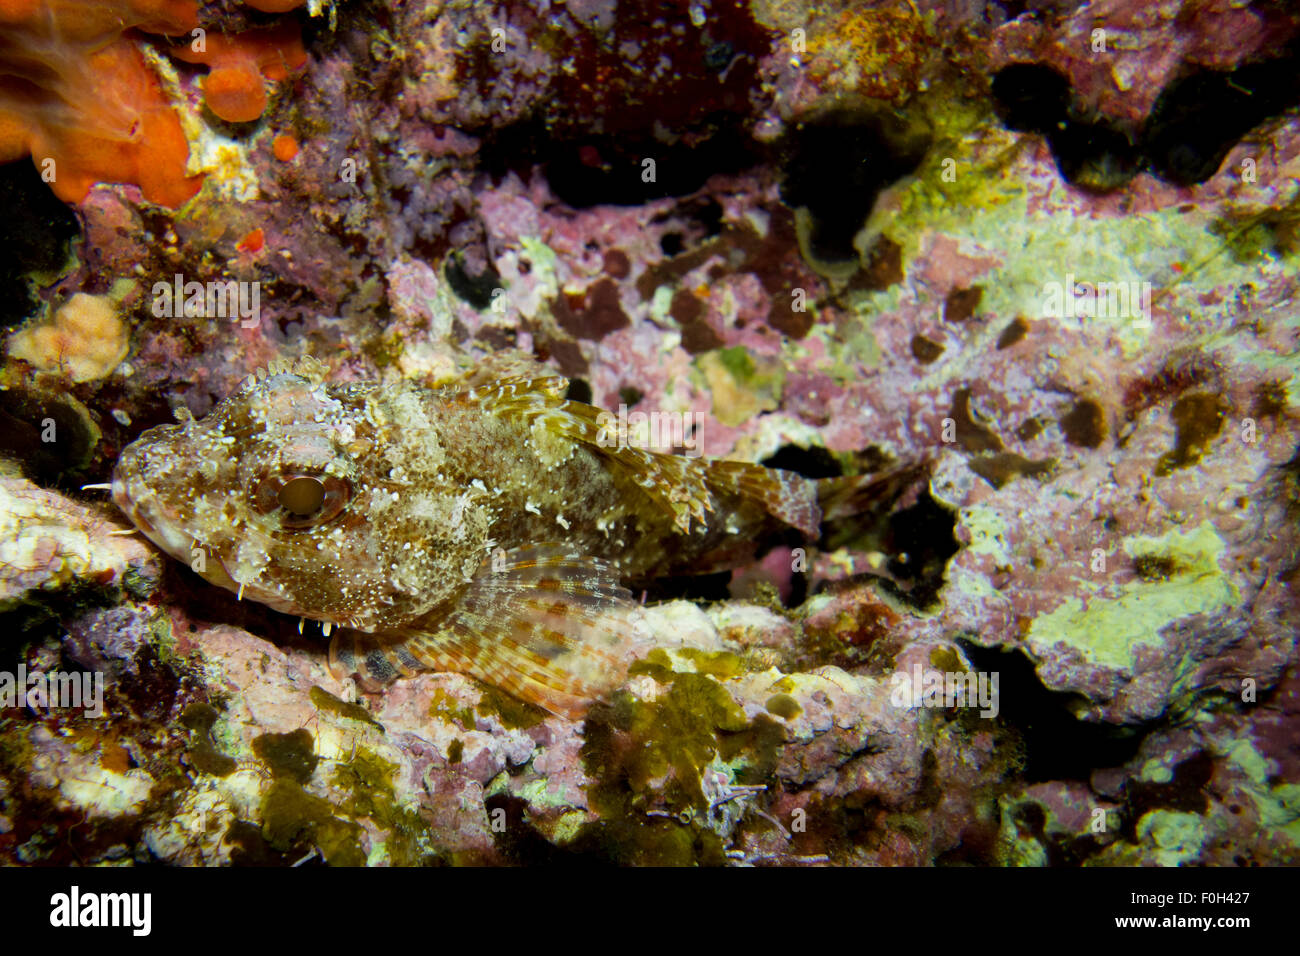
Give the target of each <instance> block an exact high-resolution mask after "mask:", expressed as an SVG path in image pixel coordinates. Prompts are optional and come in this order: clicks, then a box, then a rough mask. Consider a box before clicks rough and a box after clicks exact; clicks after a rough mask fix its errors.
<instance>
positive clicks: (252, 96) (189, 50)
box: [169, 8, 307, 123]
mask: <svg viewBox="0 0 1300 956" xmlns="http://www.w3.org/2000/svg"><path fill="white" fill-rule="evenodd" d="M259 9H261V8H259ZM169 52H170V53H171V55H172V56H174V57H176V59H178V60H184V61H185V62H187V63H203V64H206V65H207V66H209V67H211V70H210V71H209V73H208V75H207V78H206V80H205V81H204V84H203V101H204V102H205V103H207V104H208V109H210V110H212V112H213V113H215V114H217V116H219V117H221V118H222V119H223V120H226V121H227V122H231V123H247V122H249V121H251V120H255V119H257V118H258V117H259V116H261V115H262V112H263V111H264V110H265V109H266V87H265V84H263V82H262V78H263V77H265V78H266V79H269V80H283V79H285V78H287V77H288V76H289V73H290V72H291V71H293V70H296V69H299V68H300V67H301V66H302V65H303V64H304V63H306V62H307V52H306V51H305V50H304V49H303V48H302V37H301V34H300V32H299V29H298V24H297V23H295V22H294V21H292V20H282V21H280V22H279V23H275V24H272V25H271V26H267V27H259V28H257V29H253V30H248V31H246V32H244V33H240V34H238V35H237V36H230V35H227V34H222V33H218V34H214V35H210V36H208V37H207V38H206V41H205V49H204V50H202V51H196V50H195V49H194V48H193V45H192V44H185V45H181V46H176V47H173V48H172V49H171V50H170V51H169Z"/></svg>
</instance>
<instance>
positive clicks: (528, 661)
mask: <svg viewBox="0 0 1300 956" xmlns="http://www.w3.org/2000/svg"><path fill="white" fill-rule="evenodd" d="M649 640H650V639H649V635H648V633H647V632H646V631H645V629H644V625H643V624H642V612H641V608H640V606H639V605H638V604H636V603H635V602H634V601H632V599H631V595H629V594H628V592H627V591H626V590H624V589H623V588H622V587H621V586H619V583H618V578H617V576H616V574H615V571H614V568H613V566H612V565H610V564H609V563H607V562H605V561H601V560H599V559H597V558H592V557H589V556H586V555H582V554H578V553H576V552H575V551H573V549H571V548H568V547H565V546H562V545H543V546H540V547H530V548H516V549H514V550H512V551H506V552H498V553H497V554H496V556H494V557H493V558H489V559H488V560H487V561H485V562H484V564H483V566H482V567H481V568H480V569H479V571H478V573H477V574H476V575H475V577H474V580H473V581H472V582H471V583H470V586H469V587H468V588H467V589H466V591H465V593H464V594H463V595H462V596H461V598H460V600H459V601H458V602H457V604H456V605H455V606H454V607H453V608H452V609H451V610H450V611H449V612H446V613H445V614H444V616H443V617H442V618H441V619H439V620H437V621H431V622H427V626H426V627H423V628H419V629H416V628H411V629H408V630H407V631H406V632H404V633H403V634H401V635H393V636H372V635H367V634H361V633H359V632H355V631H345V632H341V633H339V634H337V635H335V637H334V640H333V641H332V643H331V645H330V666H331V668H332V669H333V670H334V671H335V672H336V673H340V674H350V673H361V674H363V675H366V676H368V677H371V678H373V679H376V680H380V681H387V680H391V679H393V678H396V677H398V676H404V675H407V674H411V673H414V672H415V671H419V670H452V671H458V672H460V673H464V674H469V675H470V676H473V677H476V678H478V679H479V680H482V681H484V682H486V683H488V684H492V685H493V686H496V687H500V688H502V689H503V690H506V691H508V692H509V693H511V694H514V695H515V696H516V697H519V698H520V699H522V700H525V701H527V702H528V703H531V704H536V705H538V706H540V707H544V708H545V709H547V710H549V711H551V712H552V713H555V714H560V715H562V716H564V717H569V718H571V719H575V720H576V719H579V718H581V716H582V715H583V714H585V713H586V709H587V707H588V706H589V705H590V704H591V702H592V701H593V700H595V699H596V698H598V697H601V696H603V695H605V694H607V693H608V692H609V691H611V690H613V689H614V688H615V687H617V686H618V685H619V684H621V683H622V682H623V680H624V678H625V677H626V674H627V666H628V664H629V663H630V662H631V661H632V660H633V659H634V658H635V657H636V656H637V654H638V653H641V652H643V651H644V650H645V649H646V648H647V647H648V646H649Z"/></svg>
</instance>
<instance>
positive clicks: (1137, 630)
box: [1025, 521, 1240, 671]
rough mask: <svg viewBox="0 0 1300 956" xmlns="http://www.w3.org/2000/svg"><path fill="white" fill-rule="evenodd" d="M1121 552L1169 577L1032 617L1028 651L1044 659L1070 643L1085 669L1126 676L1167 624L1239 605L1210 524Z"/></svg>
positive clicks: (1132, 543) (1129, 543)
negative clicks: (1090, 667) (1137, 652)
mask: <svg viewBox="0 0 1300 956" xmlns="http://www.w3.org/2000/svg"><path fill="white" fill-rule="evenodd" d="M1123 547H1124V550H1125V552H1127V553H1128V554H1129V555H1130V556H1131V557H1133V558H1134V560H1135V561H1137V560H1141V561H1143V562H1144V564H1146V565H1150V564H1151V562H1152V561H1153V560H1157V559H1158V560H1160V563H1161V565H1162V566H1164V567H1168V569H1169V574H1168V575H1167V576H1161V577H1153V578H1152V579H1150V580H1142V579H1139V580H1136V581H1132V582H1130V583H1129V584H1126V585H1124V586H1123V587H1122V588H1120V590H1119V595H1118V596H1117V597H1101V596H1100V595H1094V596H1093V597H1092V598H1091V599H1090V600H1089V601H1088V603H1087V604H1086V605H1085V604H1084V602H1083V601H1081V600H1079V599H1078V598H1075V597H1071V598H1068V599H1067V600H1066V601H1065V603H1063V604H1062V605H1061V606H1060V607H1058V608H1057V609H1056V610H1054V611H1052V612H1050V613H1048V614H1042V615H1039V616H1038V617H1037V618H1035V619H1034V622H1033V624H1032V625H1031V626H1030V629H1029V633H1028V635H1027V636H1026V638H1025V639H1026V642H1027V643H1028V644H1029V646H1030V647H1032V648H1034V649H1035V650H1036V651H1037V652H1038V653H1040V654H1041V653H1044V652H1045V651H1046V650H1047V648H1049V647H1052V646H1054V645H1057V644H1067V645H1069V646H1071V647H1073V648H1075V649H1077V650H1078V651H1079V652H1080V653H1082V654H1083V656H1084V658H1085V659H1086V660H1087V661H1088V662H1089V663H1093V664H1099V665H1101V666H1103V667H1111V668H1115V669H1118V670H1128V671H1131V670H1133V668H1134V663H1135V662H1134V653H1135V650H1136V648H1137V647H1139V646H1143V645H1145V646H1150V647H1159V646H1161V645H1162V643H1163V642H1162V641H1161V639H1160V634H1159V632H1160V629H1161V628H1163V627H1164V626H1165V625H1167V624H1170V623H1172V622H1173V621H1176V620H1178V619H1179V618H1183V617H1186V616H1188V615H1189V614H1212V613H1214V612H1216V611H1219V610H1222V609H1224V608H1227V607H1231V606H1233V605H1234V604H1236V603H1237V601H1238V600H1239V599H1240V595H1239V593H1238V591H1237V588H1236V586H1235V585H1234V584H1233V583H1232V582H1231V581H1230V580H1229V579H1228V578H1227V576H1226V575H1224V573H1223V570H1222V569H1221V568H1220V567H1219V558H1220V557H1221V556H1222V554H1223V551H1224V543H1223V539H1222V538H1220V537H1219V535H1218V532H1216V531H1215V530H1214V527H1213V526H1212V525H1211V524H1210V523H1209V522H1208V521H1207V522H1202V523H1201V525H1199V526H1198V527H1196V528H1194V529H1192V530H1191V531H1186V532H1183V531H1170V532H1169V533H1167V534H1165V535H1161V536H1160V537H1144V536H1136V537H1132V538H1128V539H1126V540H1125V541H1124V545H1123ZM1166 559H1167V560H1166Z"/></svg>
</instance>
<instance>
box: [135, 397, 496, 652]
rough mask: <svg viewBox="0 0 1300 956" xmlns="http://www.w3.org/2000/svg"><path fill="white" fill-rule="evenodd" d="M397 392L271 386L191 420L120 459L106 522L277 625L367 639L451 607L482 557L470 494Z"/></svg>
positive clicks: (480, 527) (425, 424) (411, 401)
mask: <svg viewBox="0 0 1300 956" xmlns="http://www.w3.org/2000/svg"><path fill="white" fill-rule="evenodd" d="M438 463H439V443H438V437H437V430H436V428H434V427H433V426H432V423H431V422H430V421H429V420H428V417H427V415H426V413H425V412H424V410H423V409H422V407H421V405H420V403H419V401H418V398H416V397H415V396H414V395H413V394H412V393H411V391H410V390H409V388H408V389H406V390H403V388H402V387H401V386H376V385H341V386H325V385H323V384H321V383H320V382H319V381H316V380H314V379H313V378H311V377H307V376H303V375H298V374H294V373H291V372H280V373H278V374H272V375H269V376H267V377H265V378H263V379H261V380H259V381H250V382H249V383H248V384H246V385H245V387H244V388H242V389H241V390H240V391H239V392H237V393H236V394H235V395H233V396H231V397H230V398H228V399H227V400H226V401H224V402H222V403H221V404H219V405H218V406H217V407H216V408H215V409H214V410H213V411H212V412H211V413H210V414H209V415H207V416H206V417H204V418H203V419H201V420H194V419H190V420H188V421H182V422H181V423H179V424H175V425H163V426H160V427H157V428H154V429H151V430H150V431H148V432H145V433H144V434H143V435H141V436H140V438H139V439H138V440H136V441H135V442H133V443H132V444H131V445H129V446H127V447H126V448H125V449H123V451H122V453H121V455H120V457H119V459H118V462H117V465H116V468H115V469H114V473H113V481H112V495H113V500H114V502H115V503H116V504H117V506H118V507H119V508H120V509H121V510H122V511H123V512H124V513H125V514H126V515H127V516H128V517H129V518H130V519H131V521H132V522H133V523H134V524H135V525H136V526H137V527H138V528H139V529H140V530H141V531H142V532H143V533H144V534H145V535H147V536H148V537H149V538H150V539H151V540H152V541H153V542H154V543H155V544H157V545H158V546H159V547H160V548H161V549H163V550H164V551H166V552H167V553H168V554H170V555H172V556H173V557H175V558H178V559H179V560H181V561H183V562H185V563H186V564H189V565H190V566H191V568H193V569H194V570H195V571H196V572H198V573H199V574H200V575H201V576H203V577H204V578H205V579H207V580H208V581H211V582H212V583H214V584H219V585H221V586H222V587H225V588H227V589H229V590H231V591H235V592H236V593H238V594H240V595H241V596H242V597H247V598H251V599H253V600H256V601H260V602H262V603H264V604H266V605H268V606H270V607H272V608H274V609H276V610H278V611H283V612H285V613H288V614H294V615H298V616H301V617H306V618H311V619H314V620H319V621H323V622H329V623H331V624H337V625H340V626H343V627H352V628H356V629H358V630H363V631H367V632H371V633H376V632H381V631H385V630H392V629H397V628H400V627H402V626H403V625H406V624H409V623H411V622H413V621H415V620H416V619H418V618H419V617H421V616H423V615H425V614H427V613H429V612H430V611H431V610H433V609H435V608H437V607H438V606H439V605H441V604H443V603H444V602H447V601H450V600H452V599H454V598H455V596H456V595H457V594H459V593H460V592H461V591H462V590H463V589H464V587H465V586H466V585H467V583H468V582H469V581H470V580H471V578H472V577H473V574H474V573H475V571H476V570H477V569H478V567H479V566H480V565H481V564H482V562H483V560H484V559H485V557H486V556H487V551H488V547H489V546H490V542H489V541H488V527H489V523H488V519H487V517H486V514H485V512H484V510H483V509H482V508H479V507H476V506H475V504H474V494H473V492H472V491H467V490H466V489H463V488H459V487H456V486H454V485H453V484H451V483H450V482H448V481H447V480H446V479H444V478H442V476H441V475H440V473H439V469H438Z"/></svg>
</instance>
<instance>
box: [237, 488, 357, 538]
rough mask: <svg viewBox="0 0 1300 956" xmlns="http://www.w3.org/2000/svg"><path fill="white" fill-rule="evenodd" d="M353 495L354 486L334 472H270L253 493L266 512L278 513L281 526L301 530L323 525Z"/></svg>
mask: <svg viewBox="0 0 1300 956" xmlns="http://www.w3.org/2000/svg"><path fill="white" fill-rule="evenodd" d="M351 498H352V487H351V485H349V484H348V483H347V482H346V481H344V480H343V479H341V478H336V477H334V476H333V475H304V474H276V475H268V476H267V477H266V478H263V479H262V481H261V482H260V483H259V484H258V486H257V489H256V490H255V491H254V492H253V505H254V507H255V508H256V509H257V510H258V511H259V512H261V513H262V514H273V513H278V514H279V517H280V526H281V527H282V528H285V529H286V530H289V531H300V530H303V529H305V528H311V527H314V526H316V525H318V524H323V523H324V522H326V521H329V520H330V519H331V518H333V517H334V516H335V515H337V514H338V513H339V512H340V511H342V510H343V508H344V507H345V506H346V505H347V503H348V501H349V500H350V499H351Z"/></svg>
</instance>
